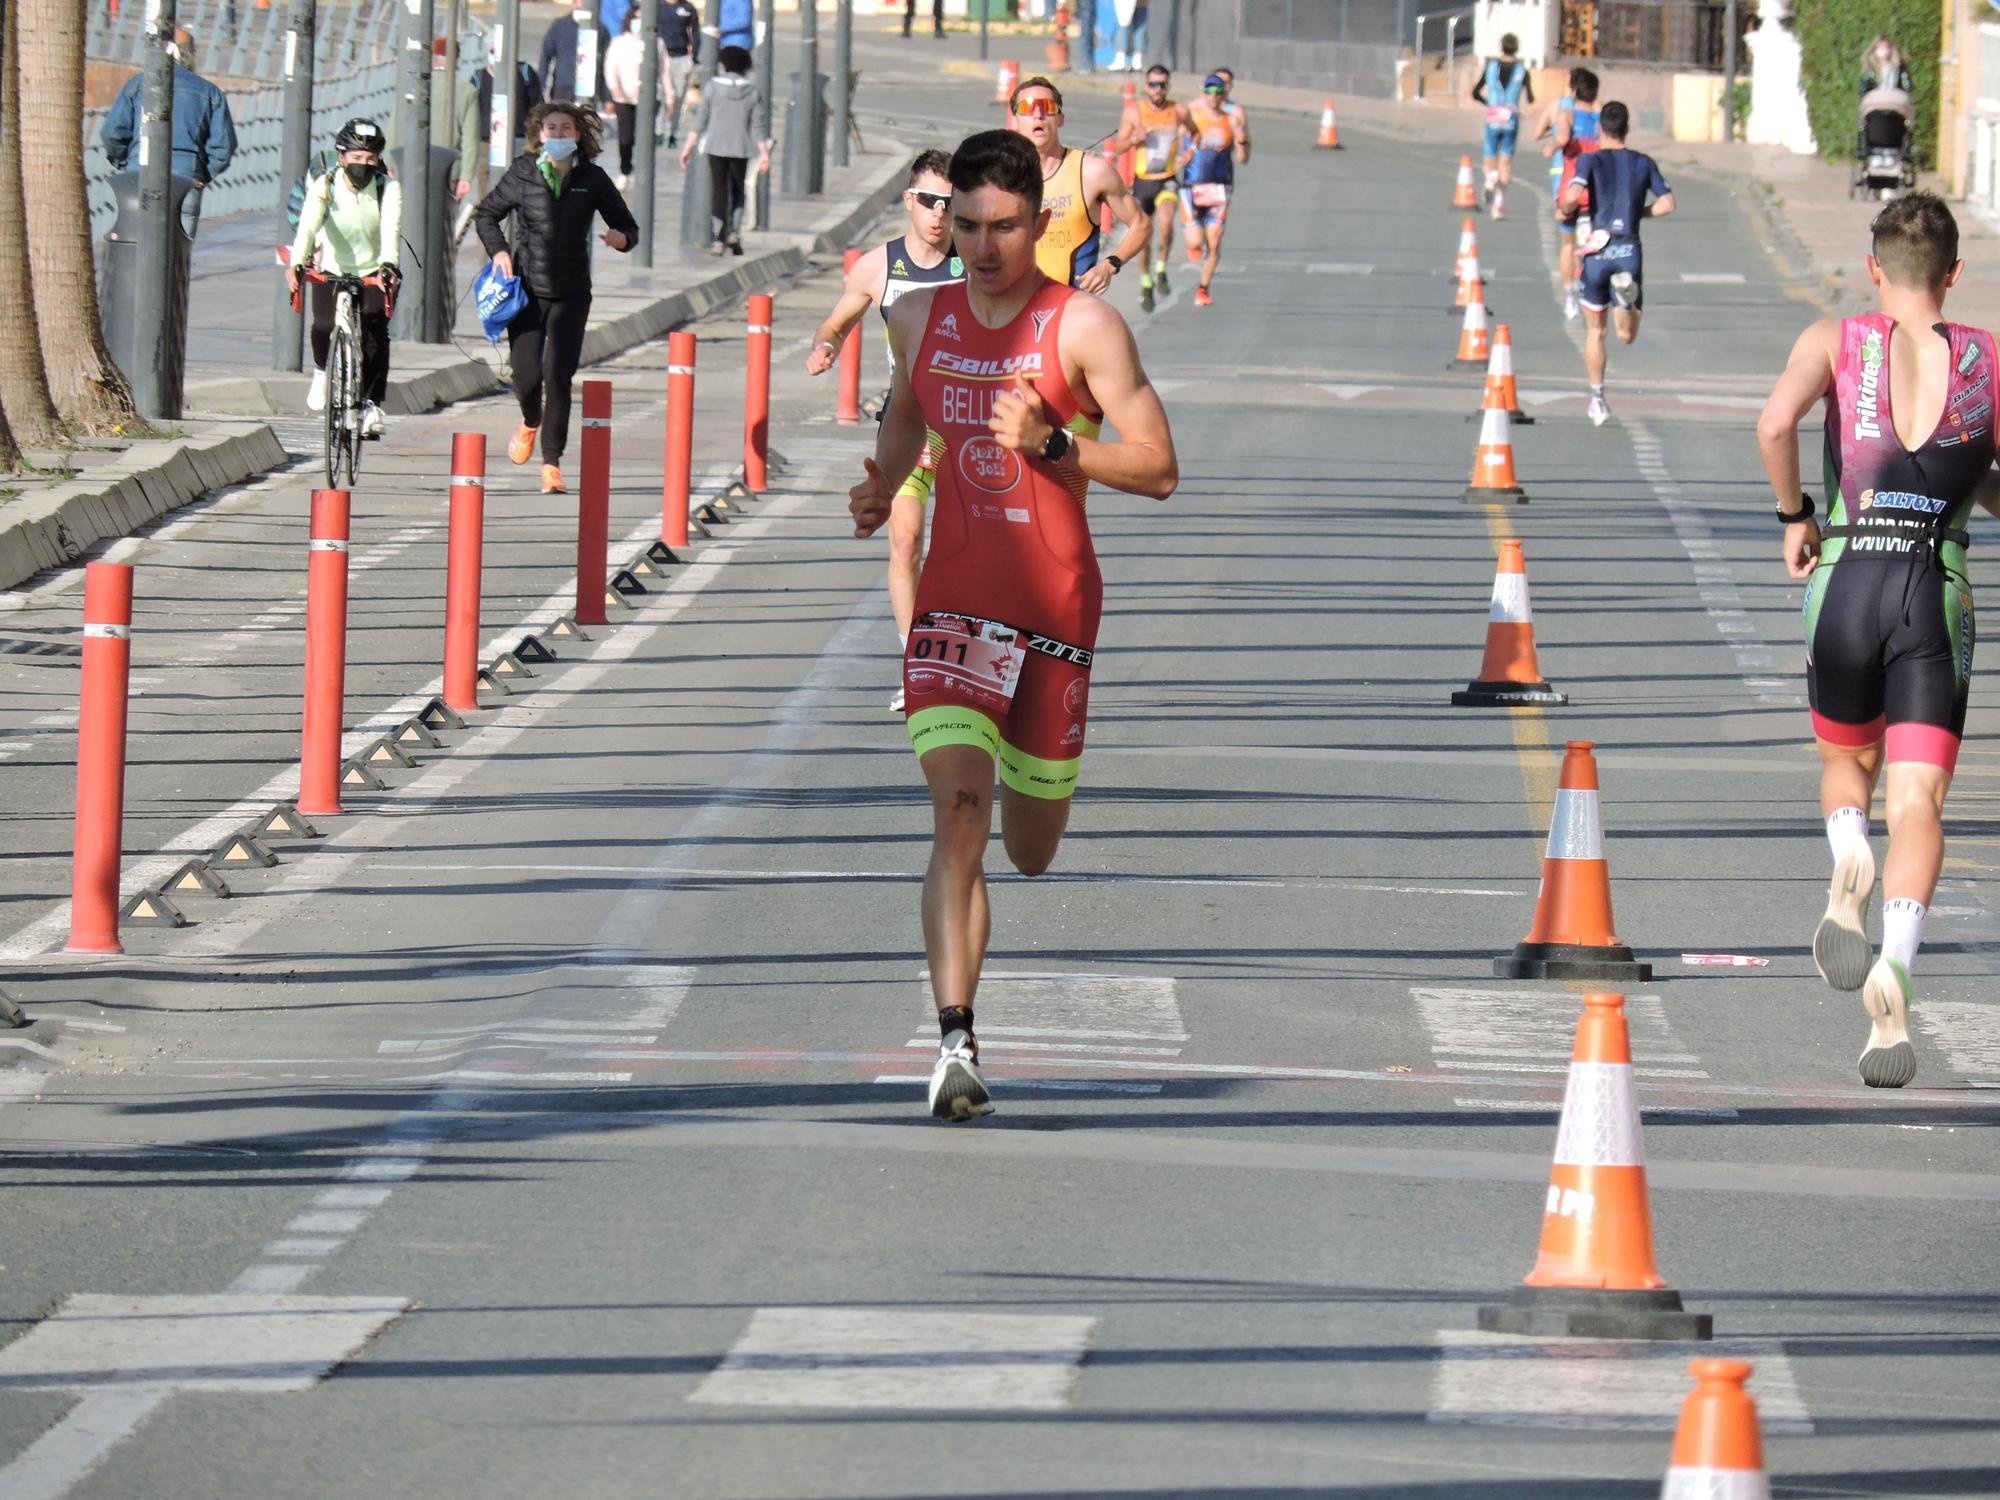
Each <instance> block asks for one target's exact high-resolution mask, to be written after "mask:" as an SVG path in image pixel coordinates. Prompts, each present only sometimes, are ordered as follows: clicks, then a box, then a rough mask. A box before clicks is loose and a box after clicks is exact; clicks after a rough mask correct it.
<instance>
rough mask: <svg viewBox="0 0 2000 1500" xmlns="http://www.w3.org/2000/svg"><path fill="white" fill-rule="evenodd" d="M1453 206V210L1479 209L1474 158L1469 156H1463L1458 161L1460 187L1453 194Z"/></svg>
mask: <svg viewBox="0 0 2000 1500" xmlns="http://www.w3.org/2000/svg"><path fill="white" fill-rule="evenodd" d="M1451 206H1452V207H1453V208H1477V207H1479V189H1478V187H1477V186H1476V185H1475V184H1474V182H1473V177H1472V158H1471V157H1469V156H1461V157H1460V158H1459V159H1458V187H1457V188H1456V189H1455V190H1454V191H1453V192H1452V195H1451Z"/></svg>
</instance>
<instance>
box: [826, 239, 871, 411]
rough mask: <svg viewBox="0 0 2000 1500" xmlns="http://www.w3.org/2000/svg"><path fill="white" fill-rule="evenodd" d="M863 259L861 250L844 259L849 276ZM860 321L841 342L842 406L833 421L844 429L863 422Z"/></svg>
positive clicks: (836, 409)
mask: <svg viewBox="0 0 2000 1500" xmlns="http://www.w3.org/2000/svg"><path fill="white" fill-rule="evenodd" d="M859 259H861V252H860V251H859V250H850V251H848V252H847V254H846V256H845V257H844V264H845V269H846V271H847V273H848V275H850V276H851V275H853V274H854V263H855V262H856V261H857V260H859ZM863 321H866V320H865V319H864V320H859V321H857V322H856V323H855V325H854V326H853V327H852V328H850V329H848V330H847V337H846V338H844V339H842V340H841V341H840V404H839V405H838V406H836V407H835V408H834V414H833V419H834V420H835V421H836V422H839V423H840V424H841V425H842V426H844V427H853V426H855V425H856V424H857V423H859V422H860V420H861V323H862V322H863Z"/></svg>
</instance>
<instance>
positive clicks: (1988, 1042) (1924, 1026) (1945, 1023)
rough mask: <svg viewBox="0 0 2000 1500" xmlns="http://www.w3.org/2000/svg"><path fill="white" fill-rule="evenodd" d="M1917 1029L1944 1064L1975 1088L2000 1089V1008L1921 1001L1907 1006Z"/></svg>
mask: <svg viewBox="0 0 2000 1500" xmlns="http://www.w3.org/2000/svg"><path fill="white" fill-rule="evenodd" d="M1910 1014H1911V1015H1912V1016H1913V1017H1915V1018H1916V1023H1917V1027H1918V1029H1919V1030H1921V1031H1922V1032H1923V1033H1924V1034H1925V1035H1926V1036H1928V1037H1929V1038H1930V1039H1931V1040H1932V1041H1933V1042H1935V1043H1937V1046H1938V1050H1939V1051H1941V1052H1942V1053H1944V1055H1945V1061H1946V1062H1947V1063H1949V1064H1950V1065H1951V1066H1952V1067H1953V1068H1954V1069H1956V1070H1957V1071H1958V1072H1960V1073H1963V1074H1964V1075H1965V1078H1966V1081H1967V1082H1968V1083H1971V1084H1973V1085H1974V1086H1976V1087H1983V1088H1993V1087H1996V1086H2000V1005H1982V1004H1980V1003H1978V1002H1976V1001H1969V1000H1920V1001H1919V1002H1918V1003H1917V1004H1915V1005H1913V1006H1911V1007H1910Z"/></svg>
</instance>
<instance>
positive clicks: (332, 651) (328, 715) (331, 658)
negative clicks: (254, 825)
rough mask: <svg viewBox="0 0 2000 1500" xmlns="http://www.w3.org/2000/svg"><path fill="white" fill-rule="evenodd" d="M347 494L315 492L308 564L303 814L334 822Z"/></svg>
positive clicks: (343, 666) (343, 680)
mask: <svg viewBox="0 0 2000 1500" xmlns="http://www.w3.org/2000/svg"><path fill="white" fill-rule="evenodd" d="M347 525H348V494H347V491H346V490H314V491H313V497H312V539H311V541H309V542H308V543H307V546H308V548H309V549H310V550H309V555H308V557H307V559H306V703H305V715H304V720H303V725H302V728H301V730H300V733H299V801H298V809H299V811H300V812H301V813H304V814H305V815H306V816H307V817H334V816H338V815H339V814H341V813H343V812H345V811H346V810H347V809H346V808H344V807H342V806H341V805H340V719H341V712H342V708H343V706H344V700H345V696H346V686H347Z"/></svg>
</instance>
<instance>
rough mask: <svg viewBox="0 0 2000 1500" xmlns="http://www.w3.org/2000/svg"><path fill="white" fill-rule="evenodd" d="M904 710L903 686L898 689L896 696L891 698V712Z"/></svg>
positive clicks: (896, 712)
mask: <svg viewBox="0 0 2000 1500" xmlns="http://www.w3.org/2000/svg"><path fill="white" fill-rule="evenodd" d="M902 711H903V690H902V688H900V687H898V688H897V689H896V696H895V697H893V698H891V699H890V700H889V712H890V713H892V714H899V713H901V712H902Z"/></svg>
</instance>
